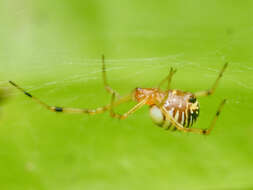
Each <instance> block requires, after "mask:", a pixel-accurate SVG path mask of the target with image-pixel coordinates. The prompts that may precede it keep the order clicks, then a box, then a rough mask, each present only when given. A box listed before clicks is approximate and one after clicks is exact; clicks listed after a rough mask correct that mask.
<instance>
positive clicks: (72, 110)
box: [9, 81, 132, 115]
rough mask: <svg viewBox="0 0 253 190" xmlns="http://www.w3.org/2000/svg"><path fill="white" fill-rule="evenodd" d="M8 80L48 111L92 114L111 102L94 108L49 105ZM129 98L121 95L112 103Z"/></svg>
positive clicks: (108, 106) (118, 102) (100, 110)
mask: <svg viewBox="0 0 253 190" xmlns="http://www.w3.org/2000/svg"><path fill="white" fill-rule="evenodd" d="M9 82H10V84H12V85H13V86H15V87H16V88H17V89H18V90H20V91H21V92H23V93H24V94H25V95H26V96H28V97H30V98H32V100H34V101H35V102H37V103H38V104H40V105H42V106H43V107H45V108H46V109H48V110H50V111H53V112H64V113H76V114H90V115H94V114H98V113H103V112H105V111H107V110H109V109H110V106H111V104H108V105H105V106H103V107H99V108H95V109H85V108H65V107H58V106H50V105H48V104H46V103H45V102H43V101H41V100H40V99H38V98H36V97H34V96H33V95H31V94H30V93H28V92H26V91H25V90H24V89H23V88H21V87H20V86H18V85H17V84H16V83H14V82H12V81H9ZM131 99H132V94H130V95H127V96H125V97H122V98H120V99H119V100H117V101H116V102H115V103H114V105H119V104H121V103H123V102H126V101H129V100H131Z"/></svg>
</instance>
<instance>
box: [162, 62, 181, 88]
mask: <svg viewBox="0 0 253 190" xmlns="http://www.w3.org/2000/svg"><path fill="white" fill-rule="evenodd" d="M176 72H177V70H176V69H173V68H172V67H171V68H170V73H169V74H168V76H167V77H166V78H164V79H163V80H162V81H161V82H160V83H159V84H158V88H160V87H161V86H162V85H163V84H164V83H165V82H166V81H168V86H167V89H170V84H171V80H172V77H173V75H174V74H175V73H176Z"/></svg>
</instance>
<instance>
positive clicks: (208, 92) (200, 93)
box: [194, 63, 228, 97]
mask: <svg viewBox="0 0 253 190" xmlns="http://www.w3.org/2000/svg"><path fill="white" fill-rule="evenodd" d="M227 66H228V63H225V64H224V66H223V67H222V69H221V71H220V74H219V75H218V77H217V79H216V81H215V82H214V84H213V86H212V88H211V89H209V90H205V91H200V92H196V93H194V95H195V96H196V97H200V96H210V95H212V94H213V93H214V91H215V89H216V88H217V86H218V83H219V81H220V79H221V77H222V75H223V73H224V71H225V70H226V68H227Z"/></svg>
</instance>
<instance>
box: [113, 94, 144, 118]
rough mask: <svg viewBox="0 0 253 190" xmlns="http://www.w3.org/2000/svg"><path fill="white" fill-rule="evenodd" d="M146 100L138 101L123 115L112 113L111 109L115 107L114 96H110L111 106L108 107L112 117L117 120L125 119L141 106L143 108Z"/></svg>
mask: <svg viewBox="0 0 253 190" xmlns="http://www.w3.org/2000/svg"><path fill="white" fill-rule="evenodd" d="M147 100H148V98H145V99H143V100H142V101H140V102H139V103H138V104H136V105H135V106H134V107H132V108H131V109H130V110H129V111H127V112H126V113H124V114H122V115H121V114H117V113H115V112H114V111H113V107H114V106H115V103H116V102H114V101H115V94H113V95H112V100H111V106H110V114H111V116H112V117H115V118H118V119H126V118H127V117H128V116H129V115H130V114H132V113H134V112H135V111H137V110H138V109H140V108H141V107H142V106H144V105H145V104H146V102H147Z"/></svg>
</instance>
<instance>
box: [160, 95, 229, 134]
mask: <svg viewBox="0 0 253 190" xmlns="http://www.w3.org/2000/svg"><path fill="white" fill-rule="evenodd" d="M225 102H226V100H225V99H224V100H223V101H222V102H221V103H220V105H219V107H218V109H217V111H216V114H215V116H214V118H213V120H212V121H211V124H210V126H209V128H208V129H198V128H185V127H184V126H183V125H181V124H180V123H178V122H177V121H176V120H175V119H174V118H173V117H172V116H170V115H169V113H168V112H167V110H166V109H165V108H164V107H162V106H160V109H161V110H162V112H163V114H164V115H165V117H166V119H167V120H169V121H170V122H171V123H172V125H174V126H175V127H176V128H177V129H178V130H179V131H183V132H192V133H197V134H203V135H208V134H210V133H211V131H212V130H213V128H214V126H215V123H216V121H217V119H218V117H219V115H220V112H221V110H222V108H223V106H224V104H225Z"/></svg>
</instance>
